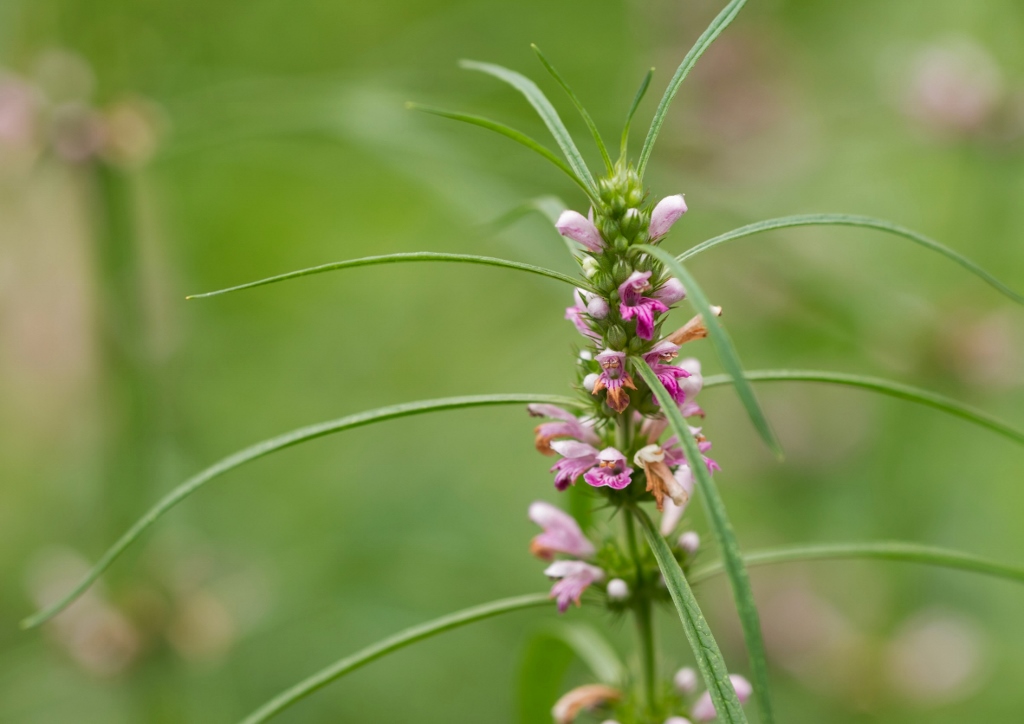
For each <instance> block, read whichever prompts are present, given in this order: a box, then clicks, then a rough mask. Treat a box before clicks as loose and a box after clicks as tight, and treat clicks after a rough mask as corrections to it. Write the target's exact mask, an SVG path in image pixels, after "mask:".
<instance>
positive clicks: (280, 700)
mask: <svg viewBox="0 0 1024 724" xmlns="http://www.w3.org/2000/svg"><path fill="white" fill-rule="evenodd" d="M549 604H550V597H549V596H548V594H546V593H533V594H528V595H526V596H517V597H515V598H505V599H501V600H498V601H493V602H491V603H485V604H483V605H481V606H474V607H472V608H467V609H464V610H462V611H457V612H456V613H452V614H449V615H447V616H442V617H441V618H437V619H434V620H433V621H428V622H427V623H424V624H420V625H419V626H413V627H412V628H408V629H406V630H405V631H402V632H399V633H397V634H395V635H393V636H389V637H388V638H386V639H384V640H382V641H379V642H377V643H375V644H371V645H370V646H367V647H366V648H364V649H362V650H361V651H358V652H356V653H355V654H352V655H351V656H346V657H345V658H343V659H341V660H339V661H336V662H335V663H333V664H331V665H330V666H328V667H326V668H324V669H321V670H320V671H318V672H317V673H315V674H313V675H312V676H309V677H308V678H306V679H303V680H302V681H300V682H299V683H298V684H296V685H294V686H292V687H291V688H289V689H286V690H285V691H283V692H281V693H280V694H278V695H277V696H275V697H274V698H273V699H271V700H270V701H268V702H267V703H266V704H264V705H263V706H261V707H260V708H259V709H257V710H256V711H254V712H253V713H252V714H250V715H249V716H247V717H246V718H245V719H244V720H243V721H242V724H258V722H264V721H267V720H268V719H270V718H271V717H273V716H274V715H275V714H278V713H280V712H281V711H282V710H284V709H287V708H288V707H289V706H291V705H292V704H294V703H295V702H297V701H299V700H300V699H303V698H305V697H307V696H309V695H310V694H312V693H313V692H314V691H316V690H317V689H320V688H322V687H324V686H326V685H327V684H329V683H331V682H333V681H335V680H337V679H339V678H341V677H342V676H344V675H345V674H348V673H349V672H352V671H355V670H356V669H359V668H361V667H363V666H365V665H366V664H369V663H370V662H371V661H375V660H376V659H379V658H381V657H382V656H385V655H387V654H389V653H391V652H393V651H397V650H398V649H401V648H404V647H406V646H409V645H410V644H414V643H417V642H419V641H422V640H424V639H427V638H430V637H431V636H436V635H438V634H441V633H445V632H446V631H451V630H452V629H455V628H459V627H461V626H465V625H466V624H470V623H474V622H476V621H482V620H484V619H487V618H492V617H494V616H499V615H501V614H503V613H510V612H512V611H520V610H523V609H526V608H535V607H537V606H544V605H549Z"/></svg>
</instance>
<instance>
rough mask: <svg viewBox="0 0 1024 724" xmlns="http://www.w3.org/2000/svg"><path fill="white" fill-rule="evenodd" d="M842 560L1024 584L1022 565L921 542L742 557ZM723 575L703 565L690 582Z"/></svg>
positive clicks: (715, 566) (751, 561)
mask: <svg viewBox="0 0 1024 724" xmlns="http://www.w3.org/2000/svg"><path fill="white" fill-rule="evenodd" d="M843 558H874V559H881V560H887V561H903V562H907V563H924V564H927V565H932V566H940V567H942V568H955V569H959V570H962V571H971V572H972V573H981V574H984V575H989V576H995V577H997V578H1005V579H1007V580H1010V581H1016V582H1017V583H1024V568H1022V567H1020V566H1011V565H1007V564H1005V563H1000V562H998V561H993V560H991V559H989V558H983V557H981V556H976V555H974V554H973V553H963V552H961V551H955V550H949V549H947V548H937V547H935V546H926V545H920V544H918V543H903V542H901V541H879V542H872V543H824V544H820V545H800V546H785V547H782V548H771V549H768V550H762V551H751V552H750V553H747V554H746V555H744V556H743V562H744V563H746V564H747V565H748V566H767V565H772V564H775V563H792V562H796V561H818V560H838V559H843ZM724 572H725V566H724V565H723V563H722V562H721V561H719V562H716V563H711V564H708V565H706V566H701V567H700V568H698V569H697V570H694V571H691V572H690V583H692V584H693V585H697V584H698V583H701V582H702V581H706V580H708V579H709V578H713V577H715V576H718V575H721V574H722V573H724Z"/></svg>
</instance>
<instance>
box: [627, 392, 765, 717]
mask: <svg viewBox="0 0 1024 724" xmlns="http://www.w3.org/2000/svg"><path fill="white" fill-rule="evenodd" d="M655 379H657V378H655ZM681 437H683V436H681ZM685 437H689V438H690V439H691V440H692V439H693V436H692V435H689V434H687V435H686V436H685ZM631 512H632V513H633V514H634V515H635V516H636V518H637V520H638V521H640V527H642V528H643V529H644V536H645V537H646V538H647V543H648V544H649V545H650V546H651V550H652V551H653V552H654V557H655V558H656V559H657V561H658V566H659V567H660V568H661V572H662V574H663V575H664V576H665V585H666V586H667V587H668V592H669V594H670V595H671V596H672V602H673V603H674V604H675V606H676V611H678V612H679V620H680V621H682V622H683V630H684V631H685V632H686V639H687V641H689V642H690V648H691V649H693V655H694V658H696V660H697V668H698V669H700V673H701V676H703V677H704V683H705V684H706V685H707V687H708V692H709V693H710V694H711V701H712V703H714V705H715V711H716V712H718V720H720V721H723V722H729V723H731V724H736V723H737V722H739V723H741V724H745V722H746V721H747V717H746V714H744V713H743V706H742V705H741V704H740V702H739V699H737V698H736V690H735V689H734V688H733V686H732V682H731V681H729V669H728V668H726V665H725V660H724V658H723V657H722V652H721V651H720V650H719V648H718V643H717V642H716V641H715V637H714V636H713V635H712V633H711V629H710V628H709V627H708V622H707V621H706V620H705V619H704V614H703V613H701V610H700V606H698V605H697V599H696V598H694V596H693V591H692V590H691V589H690V584H689V583H687V582H686V576H685V575H683V569H682V568H680V567H679V561H677V560H676V557H675V556H674V555H672V551H671V549H670V548H669V547H668V543H666V542H665V539H664V537H662V535H661V533H659V532H658V530H657V529H656V528H655V527H654V523H653V522H651V519H650V517H649V516H648V515H647V513H645V512H644V511H643V510H641V509H640V508H638V507H634V508H633V509H632V511H631Z"/></svg>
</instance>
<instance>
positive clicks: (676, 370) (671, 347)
mask: <svg viewBox="0 0 1024 724" xmlns="http://www.w3.org/2000/svg"><path fill="white" fill-rule="evenodd" d="M677 354H679V345H677V344H673V343H672V342H669V341H668V340H664V339H663V340H662V341H660V342H658V343H657V344H656V345H654V346H653V347H652V348H651V351H650V352H647V353H646V354H645V355H644V361H645V362H646V363H647V364H649V365H650V366H651V369H652V370H653V371H654V374H656V375H657V376H658V379H659V380H661V384H663V385H665V389H666V390H668V393H669V395H671V396H672V399H673V400H675V401H676V404H679V405H681V404H683V403H684V402H685V401H686V393H685V391H684V389H683V388H682V387H680V385H679V380H680V379H681V378H684V377H689V376H690V373H689V372H687V371H686V370H685V369H683V368H682V367H679V366H677V365H673V364H668V363H669V362H670V361H671V360H673V359H675V357H676V355H677ZM654 403H655V404H660V403H658V398H654Z"/></svg>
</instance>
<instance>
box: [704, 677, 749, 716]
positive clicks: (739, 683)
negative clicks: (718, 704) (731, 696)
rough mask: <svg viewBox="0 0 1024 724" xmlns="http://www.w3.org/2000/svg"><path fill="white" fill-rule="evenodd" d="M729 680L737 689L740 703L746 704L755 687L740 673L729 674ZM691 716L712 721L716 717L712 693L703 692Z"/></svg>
mask: <svg viewBox="0 0 1024 724" xmlns="http://www.w3.org/2000/svg"><path fill="white" fill-rule="evenodd" d="M729 681H730V682H732V688H733V689H735V690H736V698H737V699H739V700H740V704H745V703H746V702H747V699H749V698H750V695H751V694H752V693H754V687H752V686H751V685H750V682H749V681H747V680H746V679H744V678H743V677H742V676H740V675H739V674H729ZM690 716H691V717H692V718H693V720H694V721H711V720H712V719H714V718H715V716H716V713H715V705H714V704H712V703H711V694H709V693H708V692H706V691H705V692H704V693H703V694H701V696H700V699H698V700H697V703H696V704H694V705H693V709H691V710H690Z"/></svg>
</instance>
